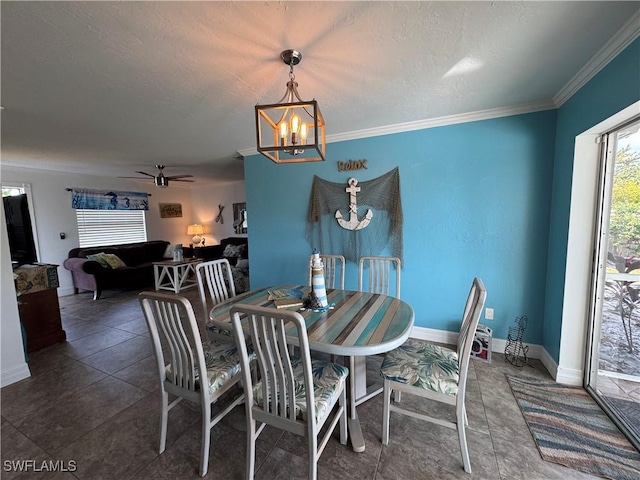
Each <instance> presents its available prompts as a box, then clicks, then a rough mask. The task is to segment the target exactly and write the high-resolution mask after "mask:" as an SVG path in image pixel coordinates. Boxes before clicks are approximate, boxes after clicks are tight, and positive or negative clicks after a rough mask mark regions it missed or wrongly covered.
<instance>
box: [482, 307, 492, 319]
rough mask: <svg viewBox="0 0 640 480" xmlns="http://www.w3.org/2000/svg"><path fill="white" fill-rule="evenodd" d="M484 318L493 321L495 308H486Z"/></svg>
mask: <svg viewBox="0 0 640 480" xmlns="http://www.w3.org/2000/svg"><path fill="white" fill-rule="evenodd" d="M484 318H486V319H487V320H493V308H485V310H484Z"/></svg>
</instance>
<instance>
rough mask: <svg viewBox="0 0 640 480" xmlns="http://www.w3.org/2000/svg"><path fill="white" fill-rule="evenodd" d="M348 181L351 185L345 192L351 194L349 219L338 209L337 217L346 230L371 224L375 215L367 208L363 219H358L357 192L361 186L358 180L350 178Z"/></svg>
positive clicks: (357, 228) (359, 228) (358, 228)
mask: <svg viewBox="0 0 640 480" xmlns="http://www.w3.org/2000/svg"><path fill="white" fill-rule="evenodd" d="M347 183H348V184H349V186H348V187H347V188H345V192H347V193H348V194H349V221H346V220H345V219H344V218H342V214H341V213H340V210H336V219H337V220H338V224H339V225H340V226H341V227H342V228H344V229H346V230H361V229H363V228H365V227H366V226H367V225H369V222H370V221H371V218H372V217H373V212H372V211H371V210H367V213H366V214H365V216H364V218H363V219H362V220H358V203H357V201H356V193H358V192H359V191H360V187H358V180H356V179H355V178H350V179H349V181H348V182H347Z"/></svg>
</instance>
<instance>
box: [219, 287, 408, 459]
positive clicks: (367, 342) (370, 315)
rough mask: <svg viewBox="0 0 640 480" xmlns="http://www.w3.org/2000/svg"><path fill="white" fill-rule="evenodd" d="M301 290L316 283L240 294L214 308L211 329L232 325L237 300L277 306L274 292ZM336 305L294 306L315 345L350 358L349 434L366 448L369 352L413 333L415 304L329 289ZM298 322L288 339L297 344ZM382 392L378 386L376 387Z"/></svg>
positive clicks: (312, 346) (400, 341) (387, 348)
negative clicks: (363, 412)
mask: <svg viewBox="0 0 640 480" xmlns="http://www.w3.org/2000/svg"><path fill="white" fill-rule="evenodd" d="M288 289H299V290H301V291H302V293H303V297H306V296H308V294H309V292H310V289H311V287H309V286H306V285H278V286H271V287H264V288H260V289H257V290H251V291H249V292H245V293H242V294H240V295H236V296H235V297H233V298H231V299H229V300H227V301H226V302H223V303H220V304H218V305H216V306H215V307H213V308H212V309H211V312H210V314H209V321H208V323H207V332H209V331H212V330H213V327H218V328H223V329H229V328H230V323H231V317H230V310H231V307H232V306H233V305H236V304H241V305H253V306H261V307H273V308H274V309H275V308H276V307H275V305H274V303H273V301H272V300H270V299H269V291H273V290H288ZM327 300H328V302H329V306H330V307H331V308H330V309H329V310H326V311H314V310H312V309H302V308H300V307H291V309H295V310H297V311H298V312H299V313H300V314H301V315H302V316H303V317H304V319H305V323H306V325H307V336H308V338H309V348H310V349H311V350H314V351H317V352H323V353H328V354H330V355H337V356H344V357H347V358H348V359H349V370H350V372H349V373H350V375H349V388H348V389H347V390H348V396H349V405H350V414H349V437H350V439H351V445H352V447H353V450H354V451H355V452H363V451H364V449H365V445H364V436H363V434H362V427H361V426H360V421H359V419H358V413H357V411H356V406H357V405H359V404H360V403H362V402H363V401H365V400H367V399H369V398H370V397H371V396H373V392H371V390H369V391H367V384H366V357H367V356H369V355H377V354H380V353H385V352H388V351H390V350H393V349H394V348H396V347H399V346H400V345H402V344H403V343H404V342H405V341H406V340H407V339H408V338H409V335H410V334H411V329H412V328H413V322H414V312H413V308H412V307H411V306H410V305H409V304H407V303H406V302H404V301H402V300H400V299H399V298H395V297H391V296H388V295H382V294H378V293H369V292H357V291H351V290H340V289H327ZM294 328H295V327H292V330H291V336H288V342H289V343H290V344H292V345H297V337H295V336H293V334H294V333H295V330H294ZM376 391H377V390H376Z"/></svg>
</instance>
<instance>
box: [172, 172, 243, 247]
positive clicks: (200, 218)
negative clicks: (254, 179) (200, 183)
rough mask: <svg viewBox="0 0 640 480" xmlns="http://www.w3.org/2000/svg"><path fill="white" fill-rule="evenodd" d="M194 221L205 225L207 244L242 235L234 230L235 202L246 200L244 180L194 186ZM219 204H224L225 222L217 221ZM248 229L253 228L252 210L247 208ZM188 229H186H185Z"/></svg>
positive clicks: (192, 190) (223, 215) (223, 214)
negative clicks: (207, 185) (212, 185)
mask: <svg viewBox="0 0 640 480" xmlns="http://www.w3.org/2000/svg"><path fill="white" fill-rule="evenodd" d="M191 192H192V195H193V198H192V209H193V218H194V223H200V224H202V225H204V227H205V234H204V237H205V239H206V244H207V245H215V244H218V243H220V240H222V239H223V238H227V237H238V236H239V237H242V236H246V235H237V234H236V233H235V232H234V230H233V204H234V203H242V202H245V189H244V181H240V182H230V183H225V184H224V185H216V186H214V187H211V186H209V187H194V188H192V189H191ZM218 205H224V210H223V211H222V217H223V218H224V223H216V221H215V218H216V216H217V215H218ZM247 213H248V214H249V216H248V217H247V223H248V225H249V227H248V229H250V228H251V217H250V215H251V211H250V210H249V208H247ZM185 231H186V230H185Z"/></svg>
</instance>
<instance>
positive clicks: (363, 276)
mask: <svg viewBox="0 0 640 480" xmlns="http://www.w3.org/2000/svg"><path fill="white" fill-rule="evenodd" d="M401 268H402V264H401V262H400V259H399V258H397V257H366V256H365V257H360V261H359V262H358V290H359V291H361V292H371V293H382V294H384V295H391V296H393V297H396V298H400V270H401ZM393 277H395V282H393V279H394V278H393Z"/></svg>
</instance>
